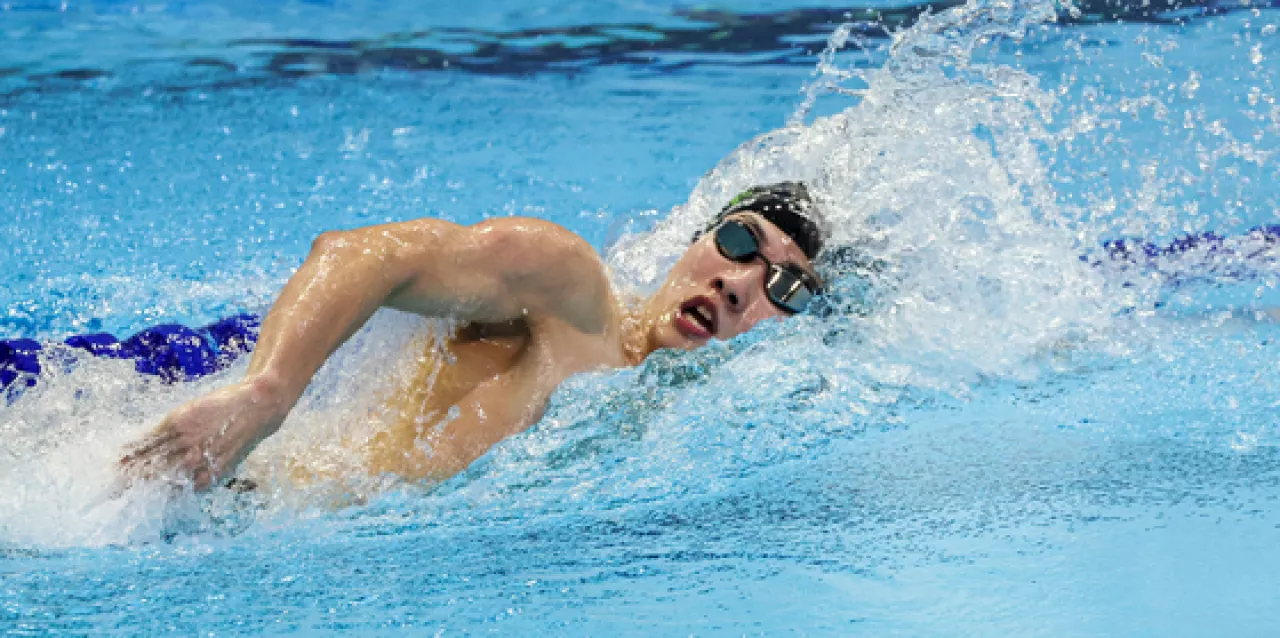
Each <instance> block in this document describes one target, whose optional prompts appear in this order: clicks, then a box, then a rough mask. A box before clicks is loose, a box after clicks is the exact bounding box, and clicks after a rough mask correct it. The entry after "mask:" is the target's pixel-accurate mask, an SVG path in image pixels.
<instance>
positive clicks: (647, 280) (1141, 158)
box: [0, 0, 1280, 636]
mask: <svg viewBox="0 0 1280 638" xmlns="http://www.w3.org/2000/svg"><path fill="white" fill-rule="evenodd" d="M436 4H450V5H451V3H430V4H428V3H423V6H419V5H418V4H416V3H407V2H395V1H386V2H356V3H332V2H291V3H279V2H266V3H252V2H217V3H213V2H210V3H199V2H173V3H167V4H163V5H157V4H152V5H144V4H132V3H127V2H115V1H110V2H107V1H104V2H96V3H76V2H68V3H57V2H55V3H47V2H35V1H25V2H24V1H22V0H19V1H17V2H4V3H0V42H2V43H3V45H2V46H0V185H3V198H0V212H2V213H3V214H0V237H3V238H4V241H5V244H6V245H8V246H10V250H8V251H3V254H0V280H2V281H3V282H4V286H3V287H2V288H0V308H3V312H2V313H0V339H15V338H31V339H37V340H40V341H43V342H52V341H59V340H61V339H63V338H65V337H67V336H68V335H71V334H77V333H85V332H97V331H105V332H110V333H114V334H117V335H122V336H123V335H127V334H130V333H132V332H136V331H138V330H142V329H144V328H147V327H149V326H152V325H156V324H159V323H170V322H176V323H182V324H186V325H190V326H199V325H204V324H207V323H209V322H210V321H213V320H215V319H218V318H219V317H223V316H228V315H232V314H236V313H240V312H251V313H257V312H261V311H263V310H264V309H265V308H266V307H267V306H268V305H269V303H270V300H271V297H272V295H273V294H274V292H275V291H276V290H277V289H278V288H279V287H280V285H281V284H282V283H283V281H284V280H285V279H286V278H287V277H288V276H289V274H290V273H291V272H292V270H293V269H294V268H296V267H297V265H298V264H299V263H300V262H301V260H302V258H303V257H304V256H305V254H306V251H307V249H308V247H309V245H310V242H311V240H312V239H313V238H314V237H315V236H316V235H317V234H319V233H320V232H322V231H324V230H328V229H331V228H349V227H354V226H358V225H363V224H369V223H376V222H382V221H390V220H402V219H408V218H412V217H416V216H420V215H433V216H438V217H442V218H445V219H450V220H453V221H456V222H460V223H472V222H476V221H479V220H481V219H484V218H486V217H491V216H498V215H512V214H522V215H536V216H539V217H544V218H548V219H552V220H554V221H557V222H559V223H561V224H564V225H566V226H568V227H569V228H571V229H573V230H575V231H577V232H579V233H581V234H582V235H583V236H584V237H586V238H587V239H588V240H589V241H590V242H591V243H592V244H593V245H595V246H597V247H598V248H599V249H600V250H601V252H602V254H605V255H606V256H607V260H608V263H609V264H610V266H611V268H612V270H613V273H614V276H615V280H616V281H617V283H618V285H619V286H620V287H623V288H627V289H634V290H644V289H645V288H646V287H647V286H650V285H652V283H653V281H654V279H655V278H657V277H660V275H661V273H662V267H663V266H664V265H665V264H666V263H668V262H669V260H671V259H672V258H673V257H674V256H675V255H677V254H678V253H679V251H680V250H681V248H682V245H683V243H684V242H686V241H687V238H688V237H689V235H690V234H691V232H692V230H693V229H694V228H695V227H697V226H698V225H699V221H700V220H702V219H705V218H706V216H707V215H709V214H711V212H712V211H714V210H715V209H716V208H717V207H718V206H719V205H720V204H721V203H722V202H723V201H724V200H725V199H726V198H727V197H728V195H729V194H730V193H732V192H734V191H735V190H737V189H738V188H740V187H741V186H743V185H745V184H747V183H750V182H753V181H758V180H765V179H778V178H783V177H803V178H805V179H807V180H809V181H810V182H811V183H812V184H813V185H814V188H815V191H817V192H818V193H819V194H820V195H821V196H822V197H823V198H824V200H825V201H826V203H827V206H828V210H829V211H830V212H831V215H832V218H833V220H834V221H835V226H836V237H837V239H838V240H839V241H840V242H842V243H849V244H853V245H856V246H857V247H858V248H859V250H860V251H862V253H864V254H865V255H866V256H868V257H869V258H870V259H871V260H872V261H877V260H878V261H879V262H880V263H881V264H882V265H883V267H882V268H881V269H879V270H877V271H875V272H864V273H862V274H864V275H866V277H865V278H859V277H856V276H849V277H846V278H845V279H843V280H841V281H840V282H838V285H837V286H836V288H837V292H836V293H835V294H834V295H833V296H832V298H831V300H830V302H831V303H832V304H833V305H834V306H835V308H836V310H837V312H836V313H835V314H834V315H833V316H831V317H826V318H818V317H812V316H806V317H800V318H797V319H794V320H790V321H787V322H785V323H780V324H769V325H764V326H761V327H759V328H758V329H757V330H755V331H753V332H751V333H750V334H748V335H745V336H743V337H741V338H739V339H737V340H735V341H733V342H729V343H718V344H713V345H712V346H710V347H708V348H705V349H703V350H702V351H699V352H695V353H683V354H675V353H658V354H656V355H654V356H653V357H651V358H650V360H649V361H648V362H646V364H645V365H643V366H641V367H639V368H636V369H631V370H622V371H613V372H600V373H594V374H588V375H582V376H580V377H576V378H574V379H572V380H570V381H569V382H567V383H566V384H565V385H564V386H563V387H562V389H561V391H560V392H558V393H557V394H556V396H555V397H554V399H553V401H552V404H551V406H550V407H549V409H548V411H547V414H546V417H545V418H544V419H543V420H542V421H541V422H540V423H538V424H537V425H535V426H534V427H532V428H531V429H530V430H529V431H528V432H526V433H524V434H521V435H519V436H516V437H513V438H512V439H510V440H508V441H506V442H504V443H503V444H502V445H500V446H499V447H497V448H496V449H494V450H493V451H492V452H491V453H490V454H488V455H487V456H485V457H484V458H482V459H481V460H480V461H479V462H477V463H476V465H474V466H473V467H472V468H470V469H469V470H468V471H467V472H465V473H464V474H463V475H461V476H459V477H457V478H455V479H454V480H452V481H450V482H448V483H447V484H445V485H443V486H441V487H439V488H435V489H431V490H427V489H424V488H421V487H417V486H412V485H409V486H406V485H397V484H394V483H389V482H384V483H376V484H375V483H370V484H361V485H358V486H355V487H347V488H345V489H343V490H334V489H327V488H325V487H311V488H303V487H298V486H294V485H291V484H290V482H289V481H287V480H285V479H281V478H276V477H279V476H280V475H281V474H284V473H287V460H288V459H290V458H293V457H296V456H298V455H307V456H309V457H314V458H323V459H329V460H331V461H332V462H334V463H342V462H343V461H344V460H346V459H345V457H344V456H343V451H342V449H341V445H339V444H338V441H340V440H342V439H343V438H344V437H347V438H350V437H353V436H359V435H361V434H362V433H363V434H367V431H366V430H367V427H368V426H367V424H366V420H365V419H364V418H363V417H364V415H366V414H367V413H369V412H370V411H376V410H377V406H378V405H379V401H380V397H381V396H382V395H381V394H380V393H381V392H382V391H383V389H384V388H385V387H386V386H387V385H388V384H389V383H392V382H393V380H394V379H395V378H397V377H396V375H398V374H401V373H402V372H403V370H404V369H405V367H406V366H407V365H409V364H410V363H411V361H410V360H408V359H407V358H406V357H405V355H403V354H402V353H403V352H404V350H405V347H404V346H405V344H406V343H408V342H411V341H412V339H413V338H414V335H416V334H417V333H418V332H419V331H421V330H422V323H421V321H419V320H417V319H415V318H412V317H408V316H404V315H399V314H395V313H385V314H381V315H379V316H377V317H375V319H374V321H373V326H372V329H370V330H367V331H365V332H363V333H362V334H360V335H358V336H357V338H356V339H354V340H353V342H352V343H350V344H348V346H346V347H344V349H343V350H342V351H340V352H339V353H338V354H337V355H336V361H335V362H334V364H333V365H331V366H329V367H327V368H326V369H324V370H322V372H321V374H320V375H319V377H318V378H317V380H316V383H315V384H314V386H313V388H312V390H311V391H310V392H309V393H308V395H307V396H306V397H305V398H304V400H303V403H302V404H301V405H300V406H299V408H298V409H297V410H296V411H295V413H294V414H293V415H292V416H291V417H290V420H289V421H288V422H287V423H286V425H285V427H284V428H283V429H282V431H281V432H280V434H279V435H277V436H276V437H275V438H273V439H272V440H270V441H268V442H267V443H266V444H264V445H263V446H262V448H261V449H260V450H259V451H258V452H256V453H255V454H254V455H253V456H251V457H250V459H249V460H248V461H247V463H246V469H247V470H251V471H254V472H256V473H257V475H258V476H265V477H267V479H266V480H265V481H264V485H263V488H262V489H261V490H259V493H257V494H254V495H249V496H245V495H235V494H232V493H229V492H227V491H225V490H221V491H215V493H213V494H211V495H209V496H206V497H199V498H196V497H189V498H183V499H179V500H178V501H176V502H166V501H165V500H164V498H163V496H162V495H161V494H160V493H159V491H158V490H155V489H151V488H149V487H147V486H142V487H139V488H137V489H134V490H131V491H129V492H127V493H125V494H124V495H123V496H120V497H118V498H115V497H113V496H112V487H113V481H114V475H113V465H114V462H115V459H116V458H117V457H118V455H119V451H120V450H121V448H122V446H124V445H125V444H126V443H128V442H129V441H131V440H134V439H135V438H136V437H138V436H139V435H140V434H141V433H143V432H145V431H146V430H147V429H148V428H149V427H151V426H152V425H153V424H154V423H155V422H156V420H157V419H159V418H160V417H161V416H162V415H163V414H165V413H166V412H167V410H169V409H171V408H172V407H174V406H175V405H177V404H179V403H181V402H182V401H185V400H187V399H189V398H191V397H194V396H196V395H198V394H200V393H201V392H205V391H208V390H209V389H211V388H214V387H217V386H218V385H220V384H223V383H226V382H228V381H230V380H231V379H234V378H236V376H237V375H238V374H239V373H241V372H242V371H243V366H244V362H243V361H241V362H239V363H238V364H237V365H236V366H233V367H232V368H230V369H228V370H225V371H223V372H221V373H218V374H216V375H214V376H212V377H209V378H206V379H201V380H197V381H194V382H190V383H177V384H170V383H165V382H164V381H162V380H160V379H158V378H156V377H152V376H147V375H142V374H138V373H137V372H135V371H134V369H133V367H132V365H131V363H130V362H125V361H115V360H97V359H91V358H87V359H81V360H78V361H77V362H75V363H74V364H72V365H64V364H63V362H61V361H59V362H57V363H58V365H50V366H48V367H47V372H46V373H45V374H44V375H43V376H42V378H41V379H40V383H39V384H38V385H37V386H36V387H34V388H32V389H31V390H29V391H27V392H24V393H22V394H21V395H17V396H14V397H12V398H11V400H10V401H8V402H7V404H6V405H5V406H4V407H3V408H0V575H2V576H0V631H3V632H5V633H6V634H14V635H44V634H50V633H76V634H79V633H85V634H120V635H138V634H176V635H192V634H195V633H201V634H210V635H260V634H284V633H294V634H303V635H310V634H322V633H339V632H342V633H351V634H354V635H400V634H403V633H413V634H426V633H431V634H432V635H455V634H501V635H544V634H570V635H601V634H604V635H612V634H641V635H674V634H696V635H777V634H783V633H795V634H802V635H841V636H847V635H856V636H961V635H975V636H1007V635H1019V636H1205V635H1222V636H1272V635H1275V632H1276V628H1277V627H1280V552H1278V551H1277V549H1276V548H1277V547H1280V453H1278V452H1277V450H1278V448H1277V443H1280V426H1278V425H1277V416H1280V382H1278V381H1277V375H1278V373H1280V369H1278V368H1277V363H1276V362H1277V361H1280V346H1278V345H1277V343H1280V342H1278V338H1280V326H1277V324H1276V323H1275V321H1274V319H1272V318H1271V316H1270V315H1268V314H1267V313H1266V310H1267V309H1271V308H1276V307H1280V294H1277V291H1276V283H1277V279H1278V276H1280V272H1278V270H1277V265H1276V262H1275V259H1276V257H1277V256H1280V255H1277V254H1276V249H1275V248H1274V247H1273V246H1271V245H1269V244H1265V243H1263V244H1256V245H1255V244H1247V242H1245V243H1236V244H1233V246H1235V247H1237V248H1240V247H1242V246H1243V247H1244V248H1243V249H1240V250H1232V251H1221V252H1213V251H1209V250H1207V249H1206V250H1202V251H1199V252H1197V251H1195V250H1192V251H1190V252H1188V253H1184V254H1182V255H1180V256H1177V257H1167V258H1159V259H1156V260H1154V261H1153V262H1151V263H1145V262H1144V263H1142V264H1138V265H1134V266H1131V267H1125V266H1124V265H1123V264H1117V263H1105V264H1102V265H1098V264H1097V263H1095V262H1098V261H1100V260H1099V258H1098V255H1100V254H1101V252H1100V251H1101V250H1102V249H1101V248H1100V247H1101V245H1102V242H1104V241H1107V240H1114V239H1119V238H1133V237H1141V238H1145V239H1148V240H1151V241H1153V242H1158V243H1161V244H1167V243H1168V242H1171V241H1175V240H1177V239H1178V238H1179V237H1182V236H1185V235H1186V234H1188V233H1203V232H1208V231H1212V232H1216V233H1219V234H1221V235H1223V236H1231V237H1236V238H1240V237H1245V236H1246V234H1247V232H1248V231H1249V229H1251V228H1254V227H1256V226H1259V225H1264V224H1272V223H1276V222H1277V221H1278V220H1277V214H1276V213H1277V210H1278V209H1280V186H1278V184H1280V168H1277V167H1278V166H1280V164H1278V163H1277V162H1280V155H1277V153H1278V152H1280V105H1277V103H1276V96H1277V93H1278V92H1280V90H1278V89H1277V86H1276V84H1277V75H1280V73H1278V71H1280V64H1278V63H1277V60H1280V33H1278V32H1277V31H1278V29H1280V12H1278V11H1277V10H1276V9H1275V8H1274V4H1268V3H1255V4H1247V3H1246V4H1240V3H1234V2H1233V3H1229V4H1227V3H1223V4H1213V3H1205V4H1188V5H1181V6H1177V7H1174V6H1169V5H1166V4H1163V3H1135V5H1133V6H1129V5H1124V4H1104V3H1095V4H1081V5H1079V7H1078V13H1076V14H1073V13H1072V10H1071V8H1070V7H1067V6H1063V5H1055V4H1054V3H1041V2H1030V1H1025V2H1024V1H1016V2H990V1H987V0H983V1H979V2H973V3H970V4H968V5H964V6H960V5H958V4H956V3H942V4H937V5H934V6H932V7H929V10H928V11H927V12H922V11H921V9H924V8H925V6H924V5H911V6H903V5H897V4H891V3H880V2H875V3H866V4H862V5H840V4H836V3H827V2H814V3H804V4H799V3H792V2H781V1H780V2H753V3H735V4H734V5H733V6H732V7H729V5H728V4H726V5H724V6H718V7H712V8H710V9H707V8H699V9H696V10H692V9H689V8H688V7H682V6H680V5H676V4H674V3H672V4H661V3H634V2H594V3H577V2H560V3H558V4H557V3H540V4H538V5H537V6H525V4H524V3H517V2H499V1H492V2H484V1H482V2H475V3H467V4H466V5H454V6H444V7H440V6H434V5H436ZM870 10H878V11H880V13H879V14H878V16H879V17H878V18H876V17H875V16H873V15H871V14H870V13H868V11H870ZM846 12H848V16H847V17H846ZM922 15H923V16H924V17H921V16H922ZM845 20H848V21H850V22H849V24H850V25H851V26H849V27H846V28H845V29H840V30H838V29H839V28H840V26H841V23H842V22H844V21H845ZM876 20H879V22H876ZM877 25H888V27H889V28H886V27H885V26H877ZM833 34H835V35H834V36H833ZM846 36H847V37H846ZM829 38H830V39H831V42H832V45H831V46H830V47H829V46H828V39H829ZM824 50H826V51H827V52H826V53H823V51H824ZM446 62H447V63H448V64H446ZM1082 256H1083V257H1084V259H1081V257H1082Z"/></svg>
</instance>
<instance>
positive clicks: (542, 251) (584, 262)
mask: <svg viewBox="0 0 1280 638" xmlns="http://www.w3.org/2000/svg"><path fill="white" fill-rule="evenodd" d="M469 230H470V231H471V232H470V234H471V239H472V240H473V241H476V242H477V243H478V244H479V246H477V247H478V248H481V249H482V250H483V251H484V252H485V253H487V254H489V255H491V256H492V258H493V259H494V260H495V261H497V262H499V263H500V264H501V267H500V269H501V271H502V273H503V278H504V279H505V280H506V287H508V288H509V289H511V290H513V291H515V292H517V293H518V294H519V295H520V296H521V297H523V298H524V299H525V301H526V302H527V307H529V308H530V309H531V310H533V311H535V312H538V313H539V314H542V315H543V316H555V317H558V318H560V319H563V320H566V321H568V322H569V323H571V324H574V325H575V326H576V327H578V328H579V329H580V330H583V331H586V332H597V331H599V330H602V329H603V327H604V322H605V321H606V320H607V318H608V316H609V315H610V309H611V308H612V289H611V287H610V284H609V278H608V275H607V274H606V272H605V267H604V262H603V261H602V260H601V258H600V255H599V254H597V253H596V251H595V249H594V248H592V247H591V244H589V243H587V241H586V240H585V239H583V238H582V237H581V236H580V235H578V234H577V233H574V232H573V231H571V230H569V229H567V228H565V227H564V226H561V225H559V224H556V223H554V222H550V221H547V220H544V219H536V218H531V217H503V218H499V219H491V220H487V221H484V222H481V223H479V224H476V225H474V226H471V227H469ZM535 319H537V317H535Z"/></svg>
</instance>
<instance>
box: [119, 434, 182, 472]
mask: <svg viewBox="0 0 1280 638" xmlns="http://www.w3.org/2000/svg"><path fill="white" fill-rule="evenodd" d="M177 438H178V433H177V432H175V431H174V430H173V429H172V428H165V427H162V428H160V429H159V430H157V431H156V432H155V433H153V434H151V435H150V436H148V437H147V438H145V439H143V440H142V441H141V442H139V443H137V444H135V445H133V446H130V449H129V452H128V453H127V454H125V455H124V457H123V458H121V459H120V464H121V465H132V464H134V463H135V462H137V461H138V460H139V459H141V458H145V457H150V456H153V455H154V452H155V451H156V450H158V449H159V448H160V447H162V446H165V445H167V444H169V443H171V442H172V441H174V440H175V439H177Z"/></svg>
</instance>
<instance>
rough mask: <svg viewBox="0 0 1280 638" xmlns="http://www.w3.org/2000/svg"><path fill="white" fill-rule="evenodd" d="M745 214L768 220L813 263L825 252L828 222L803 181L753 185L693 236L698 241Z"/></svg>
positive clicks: (732, 200)
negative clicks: (722, 224) (728, 218)
mask: <svg viewBox="0 0 1280 638" xmlns="http://www.w3.org/2000/svg"><path fill="white" fill-rule="evenodd" d="M741 212H753V213H756V214H757V215H759V216H760V217H763V218H764V219H766V220H768V221H769V223H771V224H773V225H774V226H776V227H777V228H778V230H781V231H782V232H783V233H786V235H787V236H788V237H790V238H791V241H793V242H795V244H796V246H798V247H799V248H800V250H801V251H802V252H803V253H804V255H805V257H807V258H808V259H809V260H810V261H813V260H815V259H816V258H817V257H818V253H820V252H822V245H823V243H824V241H825V238H826V235H827V231H826V230H825V229H824V228H823V227H822V225H823V221H824V220H823V219H822V216H821V215H820V214H819V212H818V209H817V207H815V206H814V205H813V198H812V197H810V196H809V189H808V188H807V187H805V185H804V184H802V183H800V182H778V183H777V184H769V185H766V186H753V187H751V188H748V189H747V190H745V191H742V192H741V193H738V195H737V196H736V197H734V198H733V199H731V200H729V203H728V204H726V205H725V207H724V208H723V209H721V210H720V213H719V214H717V215H716V216H715V217H714V218H713V219H712V220H711V223H710V224H708V225H707V227H706V228H704V229H703V230H701V231H699V232H698V233H697V234H695V235H694V236H693V239H694V241H697V240H698V238H699V237H701V236H702V235H703V234H705V233H707V232H709V231H712V230H714V229H716V228H717V227H719V226H720V223H721V222H723V221H724V220H725V219H726V218H727V217H729V216H731V215H733V214H735V213H741Z"/></svg>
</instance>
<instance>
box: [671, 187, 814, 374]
mask: <svg viewBox="0 0 1280 638" xmlns="http://www.w3.org/2000/svg"><path fill="white" fill-rule="evenodd" d="M728 219H737V220H740V221H742V222H744V223H746V224H747V225H748V226H750V227H751V229H752V230H754V231H755V234H756V236H757V238H758V241H759V242H760V252H761V253H762V254H763V255H764V256H765V258H767V259H768V260H769V261H770V262H772V263H775V264H787V263H790V264H795V265H797V266H799V267H800V268H801V269H803V270H804V271H806V272H808V273H809V274H810V275H811V276H813V277H814V279H815V280H817V275H816V274H815V273H814V272H813V265H812V264H811V263H809V259H808V258H807V257H805V255H804V251H802V250H800V247H799V246H797V245H796V243H795V242H794V241H792V240H791V237H789V236H788V235H787V234H786V233H784V232H782V231H781V230H779V229H778V227H777V226H774V225H773V224H772V223H770V222H769V221H767V220H765V219H764V218H763V217H761V216H759V215H757V214H755V213H752V212H743V213H737V214H734V215H730V216H729V217H728ZM767 271H768V267H767V266H765V263H764V260H762V259H760V258H759V257H756V258H755V259H752V260H751V261H749V262H747V263H740V262H736V261H733V260H730V259H727V258H726V257H724V256H723V255H721V254H720V251H719V249H717V248H716V241H715V233H714V232H708V233H704V234H703V236H702V237H700V238H699V239H698V241H696V242H694V243H693V245H692V246H690V247H689V250H687V251H685V253H684V256H683V257H681V258H680V261H678V262H676V265H675V267H673V268H672V269H671V273H670V274H668V275H667V280H666V282H664V283H663V285H662V288H661V289H659V290H658V292H657V294H655V295H654V296H653V297H652V298H650V300H649V303H648V305H647V306H646V307H647V309H648V313H647V314H648V316H649V319H650V321H651V323H650V325H651V329H650V343H652V344H653V345H654V347H655V348H679V349H683V350H692V349H694V348H697V347H700V346H702V345H704V344H706V343H707V342H708V341H710V340H711V339H720V340H726V339H732V338H733V337H735V336H737V335H740V334H742V333H744V332H746V331H748V330H750V329H751V328H752V327H753V326H755V325H756V324H757V323H760V322H761V321H764V320H765V319H775V318H782V317H787V316H789V315H790V314H791V313H789V312H787V311H786V310H783V309H781V308H779V307H778V306H775V305H774V304H773V302H771V301H769V298H768V296H767V295H766V294H765V288H764V286H765V277H766V275H767Z"/></svg>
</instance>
